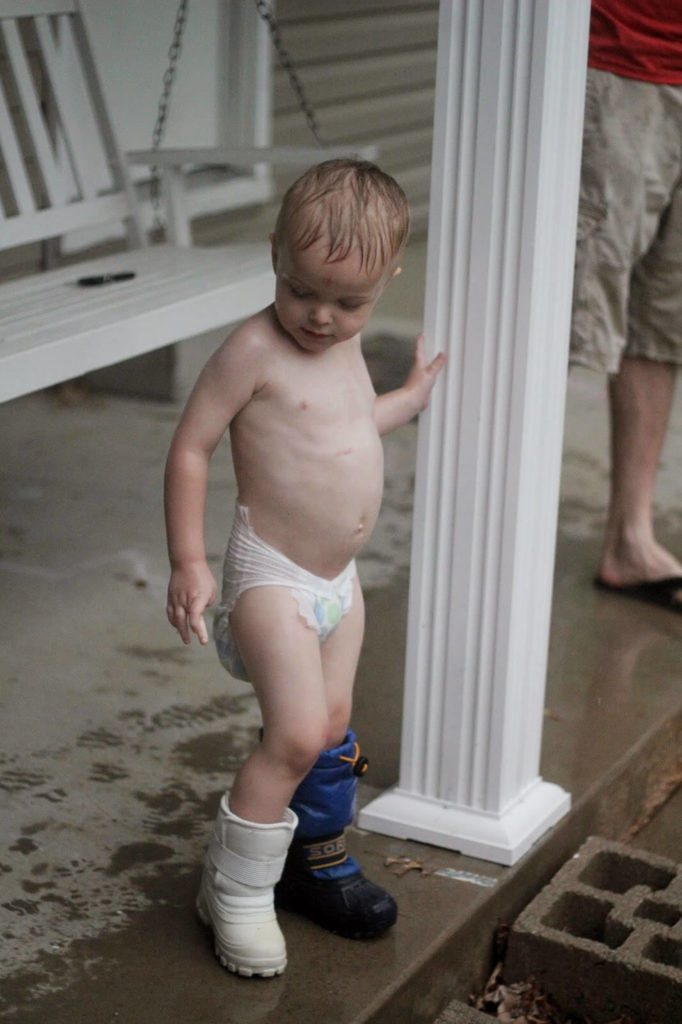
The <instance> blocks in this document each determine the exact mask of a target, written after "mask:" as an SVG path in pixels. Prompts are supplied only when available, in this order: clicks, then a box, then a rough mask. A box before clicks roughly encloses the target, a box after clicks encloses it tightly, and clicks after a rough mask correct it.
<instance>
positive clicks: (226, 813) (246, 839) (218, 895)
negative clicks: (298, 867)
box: [197, 794, 298, 978]
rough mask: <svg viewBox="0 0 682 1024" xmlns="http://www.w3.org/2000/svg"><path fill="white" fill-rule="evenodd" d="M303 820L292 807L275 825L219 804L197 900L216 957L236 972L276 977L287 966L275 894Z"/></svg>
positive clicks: (247, 975) (223, 803) (225, 800)
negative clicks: (245, 815)
mask: <svg viewBox="0 0 682 1024" xmlns="http://www.w3.org/2000/svg"><path fill="white" fill-rule="evenodd" d="M297 823H298V819H297V817H296V815H295V814H294V812H293V811H291V810H289V809H288V808H287V809H286V810H285V812H284V820H283V821H281V822H276V823H275V824H273V825H262V824H259V823H258V822H252V821H245V820H244V819H243V818H238V817H237V815H236V814H233V813H232V811H231V810H230V808H229V805H228V798H227V794H226V795H225V796H224V797H223V798H222V800H221V802H220V810H219V811H218V817H217V818H216V822H215V826H214V830H213V836H212V838H211V842H210V844H209V847H208V852H207V854H206V862H205V864H204V873H203V876H202V879H201V887H200V889H199V895H198V897H197V912H198V914H199V917H200V918H201V920H202V921H203V923H204V924H205V925H208V926H209V927H210V928H211V929H212V931H213V938H214V940H215V953H216V956H217V957H218V959H219V960H220V962H221V964H222V965H223V967H227V969H228V971H233V972H234V973H235V974H241V975H244V976H245V977H251V976H252V975H254V974H258V975H262V977H264V978H271V977H273V976H274V975H275V974H281V973H282V971H283V970H284V968H285V967H286V963H287V952H286V946H285V944H284V936H283V935H282V932H281V931H280V927H279V925H278V924H277V918H276V916H275V908H274V897H273V890H274V886H275V883H276V882H278V881H279V878H280V876H281V874H282V869H283V868H284V861H285V859H286V855H287V850H288V849H289V844H290V843H291V839H292V836H293V834H294V829H295V828H296V825H297Z"/></svg>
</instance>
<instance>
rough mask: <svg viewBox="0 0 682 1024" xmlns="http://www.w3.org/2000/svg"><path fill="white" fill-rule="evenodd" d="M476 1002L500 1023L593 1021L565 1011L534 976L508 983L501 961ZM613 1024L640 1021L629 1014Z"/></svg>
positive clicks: (576, 1023) (575, 1023) (577, 1023)
mask: <svg viewBox="0 0 682 1024" xmlns="http://www.w3.org/2000/svg"><path fill="white" fill-rule="evenodd" d="M472 1004H473V1006H474V1008H475V1009H477V1010H480V1011H481V1012H482V1013H486V1014H488V1015H489V1016H490V1017H494V1018H495V1019H496V1020H497V1021H499V1024H592V1022H591V1021H590V1020H589V1018H587V1017H575V1016H570V1015H569V1016H566V1015H565V1014H564V1013H562V1011H561V1010H559V1008H558V1007H557V1006H556V1005H555V1004H554V1003H553V1002H552V1000H551V999H550V997H549V996H547V995H545V993H544V992H543V991H542V990H541V989H540V988H539V986H538V985H537V983H536V982H535V979H533V978H529V980H528V981H522V982H514V983H513V984H511V985H506V984H505V983H504V979H503V964H502V963H498V964H497V966H496V967H495V969H494V971H493V973H492V974H491V975H490V978H489V979H488V982H487V984H486V986H485V989H484V990H483V992H482V994H481V995H480V996H479V997H478V998H475V999H473V1000H472ZM609 1024H636V1021H634V1020H633V1019H632V1018H631V1017H628V1016H625V1017H619V1018H618V1019H617V1020H614V1021H610V1022H609Z"/></svg>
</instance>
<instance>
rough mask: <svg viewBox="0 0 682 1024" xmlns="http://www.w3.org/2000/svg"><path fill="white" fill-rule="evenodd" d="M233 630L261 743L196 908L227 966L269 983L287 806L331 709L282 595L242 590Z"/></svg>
mask: <svg viewBox="0 0 682 1024" xmlns="http://www.w3.org/2000/svg"><path fill="white" fill-rule="evenodd" d="M231 626H232V629H233V631H234V635H235V638H236V639H237V642H238V645H239V650H240V653H241V656H242V659H243V661H244V663H245V665H246V667H247V670H248V674H249V678H250V680H251V681H252V683H253V686H254V689H255V691H256V696H257V697H258V701H259V704H260V708H261V713H262V718H263V727H264V735H263V742H262V743H260V744H259V745H258V747H257V748H256V749H255V750H254V752H253V753H252V754H251V755H250V757H249V758H248V759H247V760H246V762H245V763H244V764H243V765H242V767H241V768H240V769H239V771H238V773H237V776H236V778H235V781H234V784H233V787H232V791H231V793H230V794H229V798H228V795H227V794H226V795H225V796H224V797H223V799H222V801H221V807H220V811H219V813H218V818H217V820H216V825H215V830H214V836H213V839H212V840H211V844H210V846H209V851H208V854H207V858H206V865H205V869H204V874H203V878H202V884H201V889H200V892H199V897H198V901H197V907H198V911H199V916H200V917H201V919H202V920H203V921H204V922H205V923H206V924H208V925H210V927H211V928H212V929H213V933H214V938H215V943H216V953H217V954H218V956H219V957H220V960H221V963H223V964H224V966H226V967H228V969H230V970H232V971H236V972H238V973H240V974H244V975H252V974H261V975H264V976H271V975H273V974H280V973H281V972H282V971H283V970H284V967H285V965H286V947H285V944H284V938H283V936H282V933H281V931H280V929H279V926H278V924H277V920H276V917H275V912H274V898H273V890H274V885H275V883H276V882H277V881H278V879H279V877H280V875H281V873H282V869H283V867H284V862H285V858H286V852H287V849H288V847H289V844H290V842H291V838H292V835H293V831H294V828H295V826H296V820H297V819H296V815H295V814H294V813H293V812H292V811H291V810H289V808H288V804H289V801H290V800H291V797H292V795H293V793H294V791H295V790H296V788H297V786H298V785H299V783H300V781H301V780H302V779H303V778H304V777H305V775H306V774H307V773H308V771H309V769H310V768H311V766H312V765H313V763H314V762H315V760H316V758H317V756H318V754H319V752H320V750H322V749H323V747H324V746H325V742H326V738H327V734H328V725H329V723H328V711H327V700H326V695H325V688H324V681H323V674H322V665H321V658H320V645H319V641H318V638H317V635H316V633H315V632H314V631H313V630H312V629H310V627H309V626H307V625H306V624H305V622H304V621H303V620H302V619H301V617H300V615H299V613H298V608H297V604H296V600H295V599H294V598H293V597H292V595H291V593H289V592H288V591H287V589H286V588H283V587H256V588H253V589H252V590H248V591H246V592H245V593H244V594H242V596H241V597H240V598H239V601H238V602H237V604H236V606H235V608H234V609H233V611H232V615H231ZM268 626H270V628H268Z"/></svg>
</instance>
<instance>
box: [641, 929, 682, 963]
mask: <svg viewBox="0 0 682 1024" xmlns="http://www.w3.org/2000/svg"><path fill="white" fill-rule="evenodd" d="M643 955H644V956H645V957H646V958H647V960H653V961H654V962H655V963H657V964H664V965H665V966H666V967H682V942H679V941H677V940H676V939H668V938H665V937H664V936H663V935H655V936H654V937H653V939H651V940H650V942H648V943H647V944H646V946H645V947H644V951H643Z"/></svg>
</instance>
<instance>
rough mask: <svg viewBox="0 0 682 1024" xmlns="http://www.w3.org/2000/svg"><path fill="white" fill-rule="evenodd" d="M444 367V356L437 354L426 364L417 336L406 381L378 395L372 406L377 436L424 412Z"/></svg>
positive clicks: (421, 335) (422, 345)
mask: <svg viewBox="0 0 682 1024" xmlns="http://www.w3.org/2000/svg"><path fill="white" fill-rule="evenodd" d="M444 365H445V356H444V354H443V353H442V352H440V353H439V354H438V355H437V356H436V357H435V359H432V360H431V362H430V363H427V362H426V358H425V356H424V335H423V334H420V335H419V337H418V338H417V343H416V345H415V350H414V361H413V363H412V369H411V370H410V373H409V375H408V378H407V380H406V381H405V383H404V384H403V386H402V387H400V388H397V389H396V390H395V391H388V392H387V393H386V394H385V395H379V396H378V397H377V399H376V402H375V404H374V415H375V417H376V422H377V427H378V428H379V433H380V434H381V435H382V436H383V435H384V434H388V433H390V431H391V430H395V429H396V427H402V426H403V425H404V424H405V423H409V422H410V420H411V419H413V418H414V417H415V416H416V415H417V414H418V413H420V412H421V411H422V409H425V408H426V406H427V405H428V404H429V399H430V398H431V391H432V390H433V385H434V384H435V383H436V377H437V376H438V374H439V373H440V371H441V370H442V369H443V366H444Z"/></svg>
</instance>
